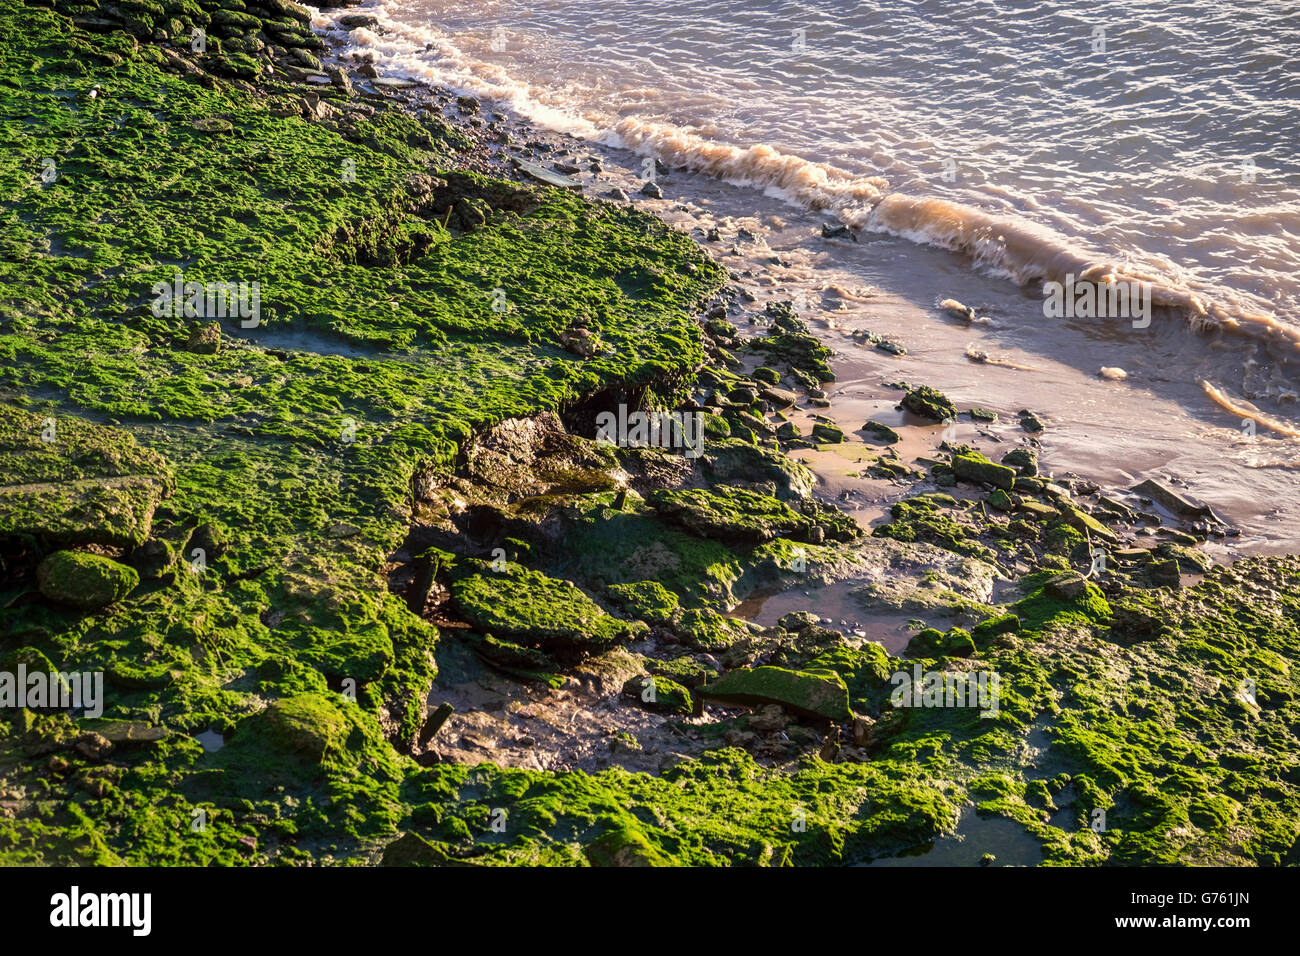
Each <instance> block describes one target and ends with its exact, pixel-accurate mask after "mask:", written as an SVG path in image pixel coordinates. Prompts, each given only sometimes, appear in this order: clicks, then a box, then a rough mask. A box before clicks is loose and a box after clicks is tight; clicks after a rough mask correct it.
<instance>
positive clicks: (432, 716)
mask: <svg viewBox="0 0 1300 956" xmlns="http://www.w3.org/2000/svg"><path fill="white" fill-rule="evenodd" d="M455 711H456V708H455V707H453V706H452V705H451V704H448V703H446V702H443V703H441V704H439V705H438V706H437V707H436V708H435V709H434V710H432V711H430V712H429V716H428V717H426V718H425V721H424V726H423V727H421V728H420V738H419V740H420V744H421V745H422V746H427V745H428V743H429V741H430V740H432V739H433V738H434V737H435V736H437V734H438V731H440V730H442V725H443V724H445V723H446V722H447V721H448V720H449V719H450V718H451V715H452V714H453V713H455Z"/></svg>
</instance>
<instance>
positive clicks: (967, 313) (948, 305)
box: [939, 299, 975, 322]
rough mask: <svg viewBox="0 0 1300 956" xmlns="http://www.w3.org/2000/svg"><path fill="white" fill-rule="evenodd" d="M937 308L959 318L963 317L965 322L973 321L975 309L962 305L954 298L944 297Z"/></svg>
mask: <svg viewBox="0 0 1300 956" xmlns="http://www.w3.org/2000/svg"><path fill="white" fill-rule="evenodd" d="M939 308H941V309H943V311H945V312H947V313H948V314H949V315H953V316H956V317H957V318H959V319H964V320H965V321H967V322H974V321H975V310H974V309H972V308H971V307H970V306H968V305H962V304H961V303H960V302H958V301H957V300H956V299H944V300H943V301H942V302H940V303H939Z"/></svg>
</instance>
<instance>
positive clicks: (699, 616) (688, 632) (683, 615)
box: [672, 607, 749, 651]
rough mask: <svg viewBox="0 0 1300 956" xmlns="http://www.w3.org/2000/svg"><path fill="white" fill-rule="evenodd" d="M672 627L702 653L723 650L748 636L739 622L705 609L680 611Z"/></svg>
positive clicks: (710, 609)
mask: <svg viewBox="0 0 1300 956" xmlns="http://www.w3.org/2000/svg"><path fill="white" fill-rule="evenodd" d="M672 626H673V630H675V631H676V632H677V633H678V634H680V635H681V637H682V639H683V640H684V641H686V643H687V644H690V645H691V646H692V647H696V648H699V649H700V650H702V651H719V650H725V649H726V648H728V647H731V646H732V645H733V644H735V643H736V642H737V641H740V640H743V639H744V638H745V637H747V636H748V634H749V632H748V630H747V629H746V628H745V625H744V624H743V623H741V622H740V621H737V620H734V619H733V618H729V617H723V616H722V615H721V614H719V613H718V612H717V611H715V610H713V609H712V608H707V607H705V608H689V609H687V610H684V611H681V612H680V613H678V614H677V615H676V616H675V617H674V619H673V625H672Z"/></svg>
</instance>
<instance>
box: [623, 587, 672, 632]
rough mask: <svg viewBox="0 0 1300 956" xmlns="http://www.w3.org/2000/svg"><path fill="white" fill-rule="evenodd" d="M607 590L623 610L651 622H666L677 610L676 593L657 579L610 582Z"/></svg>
mask: <svg viewBox="0 0 1300 956" xmlns="http://www.w3.org/2000/svg"><path fill="white" fill-rule="evenodd" d="M607 590H608V591H609V593H610V596H611V597H612V598H614V600H616V601H618V603H619V604H621V605H622V606H623V609H624V610H625V611H627V612H628V613H629V614H631V615H632V616H633V617H636V618H639V619H640V620H642V621H648V622H649V623H651V624H667V623H668V622H669V621H671V620H672V617H673V612H674V611H676V610H677V606H678V602H677V595H676V594H674V593H673V592H672V591H669V590H668V589H667V588H666V587H664V586H663V585H662V584H660V583H659V582H658V581H634V582H631V583H629V584H611V585H610V586H609V588H608V589H607Z"/></svg>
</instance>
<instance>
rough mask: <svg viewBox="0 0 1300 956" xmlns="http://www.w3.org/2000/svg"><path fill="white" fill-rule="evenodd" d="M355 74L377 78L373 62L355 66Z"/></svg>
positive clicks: (369, 78)
mask: <svg viewBox="0 0 1300 956" xmlns="http://www.w3.org/2000/svg"><path fill="white" fill-rule="evenodd" d="M357 76H360V77H364V78H365V79H367V80H377V79H379V71H378V70H376V69H375V66H374V64H373V63H362V64H361V65H360V66H359V67H357Z"/></svg>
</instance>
